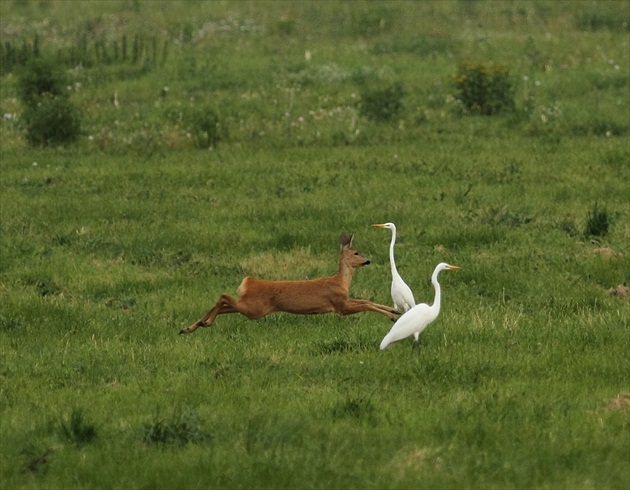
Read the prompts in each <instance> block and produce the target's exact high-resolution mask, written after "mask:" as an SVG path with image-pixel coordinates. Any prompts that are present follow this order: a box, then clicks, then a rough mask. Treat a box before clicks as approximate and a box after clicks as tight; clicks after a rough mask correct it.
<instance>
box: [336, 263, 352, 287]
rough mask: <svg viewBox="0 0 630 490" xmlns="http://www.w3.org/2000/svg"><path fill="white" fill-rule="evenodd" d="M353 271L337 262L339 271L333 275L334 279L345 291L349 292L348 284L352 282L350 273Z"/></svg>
mask: <svg viewBox="0 0 630 490" xmlns="http://www.w3.org/2000/svg"><path fill="white" fill-rule="evenodd" d="M353 272H354V269H353V268H352V267H350V266H349V265H347V264H345V263H344V262H343V261H340V262H339V270H338V271H337V274H335V279H336V280H337V282H338V283H339V284H340V285H341V287H343V288H344V289H345V290H346V291H348V290H350V283H351V282H352V273H353Z"/></svg>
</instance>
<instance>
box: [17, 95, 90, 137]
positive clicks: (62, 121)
mask: <svg viewBox="0 0 630 490" xmlns="http://www.w3.org/2000/svg"><path fill="white" fill-rule="evenodd" d="M23 118H24V125H25V128H26V139H27V140H28V141H29V143H31V144H32V145H34V146H46V145H49V144H52V143H61V144H65V143H72V142H73V141H75V140H76V139H77V137H78V136H79V134H80V132H81V122H80V117H79V112H78V111H77V109H76V108H75V107H74V106H73V105H72V104H71V103H70V101H68V100H67V99H66V98H63V97H50V96H48V95H46V96H44V97H41V98H40V101H39V103H38V104H37V105H36V106H28V107H27V108H26V110H25V111H24V114H23Z"/></svg>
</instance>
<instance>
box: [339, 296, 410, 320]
mask: <svg viewBox="0 0 630 490" xmlns="http://www.w3.org/2000/svg"><path fill="white" fill-rule="evenodd" d="M362 311H373V312H375V313H380V314H381V315H385V316H386V317H388V318H389V319H390V320H392V321H394V322H395V321H396V320H398V316H397V315H396V313H397V312H396V310H395V309H394V308H392V307H391V306H385V305H380V304H378V303H372V302H371V301H368V300H366V299H348V301H346V303H345V305H344V307H343V308H342V309H341V311H340V312H339V314H340V315H354V314H355V313H360V312H362Z"/></svg>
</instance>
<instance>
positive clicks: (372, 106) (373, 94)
mask: <svg viewBox="0 0 630 490" xmlns="http://www.w3.org/2000/svg"><path fill="white" fill-rule="evenodd" d="M403 96H404V89H403V86H402V84H401V83H395V84H393V85H391V86H390V87H387V88H384V89H377V90H370V91H367V92H365V93H363V94H362V95H361V107H360V112H361V114H362V115H364V116H365V117H367V118H368V119H371V120H373V121H390V120H391V119H393V118H394V117H395V116H397V115H398V114H399V113H400V112H401V110H402V108H403V103H402V99H403Z"/></svg>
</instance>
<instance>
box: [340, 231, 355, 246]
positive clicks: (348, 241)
mask: <svg viewBox="0 0 630 490" xmlns="http://www.w3.org/2000/svg"><path fill="white" fill-rule="evenodd" d="M353 238H354V235H350V236H347V235H345V234H344V233H342V234H341V236H340V237H339V245H341V248H348V247H350V246H351V245H352V239H353Z"/></svg>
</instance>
